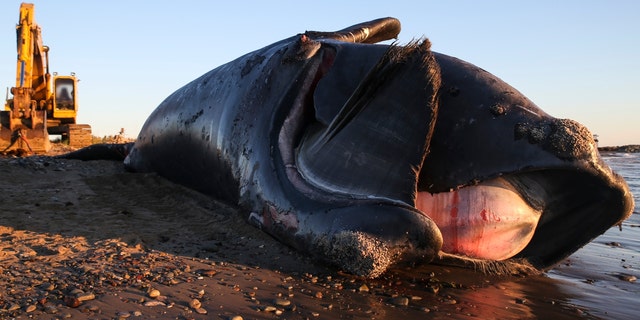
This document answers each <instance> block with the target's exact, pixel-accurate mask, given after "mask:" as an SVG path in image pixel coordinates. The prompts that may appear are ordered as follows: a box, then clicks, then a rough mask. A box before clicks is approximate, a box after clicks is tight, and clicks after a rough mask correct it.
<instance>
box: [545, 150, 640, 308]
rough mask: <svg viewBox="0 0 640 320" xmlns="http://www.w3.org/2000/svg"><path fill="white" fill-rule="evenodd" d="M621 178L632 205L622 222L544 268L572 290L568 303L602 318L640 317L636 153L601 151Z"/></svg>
mask: <svg viewBox="0 0 640 320" xmlns="http://www.w3.org/2000/svg"><path fill="white" fill-rule="evenodd" d="M602 157H603V159H604V160H605V162H607V163H608V164H609V165H610V166H611V168H613V169H614V171H616V172H617V173H618V174H620V175H621V176H622V177H624V178H625V180H626V181H627V184H628V185H629V188H630V189H631V192H632V193H633V195H634V200H635V203H636V208H635V209H634V212H633V214H632V215H631V217H630V218H628V219H627V220H625V221H624V222H623V223H622V227H621V228H620V227H618V226H615V227H612V228H610V229H609V230H608V231H607V232H605V233H604V234H603V235H601V236H600V237H598V238H596V239H595V240H594V241H592V242H591V243H589V244H588V245H586V246H585V247H583V248H582V249H580V250H579V251H578V252H576V253H575V254H573V255H572V256H571V257H569V258H568V259H567V260H566V261H565V262H564V263H562V264H560V265H559V266H557V267H556V268H554V269H553V270H551V271H550V272H549V273H548V276H549V277H550V278H552V279H557V280H558V281H559V283H561V284H562V286H563V287H564V289H567V290H568V291H570V292H572V293H575V295H576V296H575V297H572V298H571V299H572V301H571V302H572V303H574V304H575V305H576V306H580V307H584V308H585V311H586V313H587V314H589V315H590V316H593V317H596V318H602V319H638V318H640V280H637V279H638V278H640V213H639V212H640V209H639V208H638V204H640V153H603V154H602Z"/></svg>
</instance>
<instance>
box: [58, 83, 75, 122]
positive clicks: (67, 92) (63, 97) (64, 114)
mask: <svg viewBox="0 0 640 320" xmlns="http://www.w3.org/2000/svg"><path fill="white" fill-rule="evenodd" d="M76 82H77V80H76V78H75V77H74V76H55V77H54V79H53V93H54V97H53V117H54V118H56V119H58V118H60V119H62V118H73V119H75V117H76V113H77V110H78V106H77V105H76ZM73 123H75V121H73Z"/></svg>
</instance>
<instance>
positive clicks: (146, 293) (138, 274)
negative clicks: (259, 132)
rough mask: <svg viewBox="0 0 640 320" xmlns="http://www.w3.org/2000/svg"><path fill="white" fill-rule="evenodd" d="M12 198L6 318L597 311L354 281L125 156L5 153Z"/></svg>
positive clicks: (522, 280) (0, 191) (528, 290)
mask: <svg viewBox="0 0 640 320" xmlns="http://www.w3.org/2000/svg"><path fill="white" fill-rule="evenodd" d="M0 198H1V200H2V201H0V209H1V212H2V214H1V216H0V286H2V287H4V288H5V290H4V291H1V292H0V318H2V319H9V318H16V319H28V318H38V319H65V318H71V319H125V318H131V319H240V318H239V317H241V318H242V319H274V318H276V319H277V318H281V319H341V318H342V319H408V318H411V319H414V318H425V317H428V318H435V319H438V318H441V319H450V318H461V319H464V318H481V319H488V318H500V319H516V318H519V319H522V318H574V317H576V316H578V317H586V318H589V317H592V315H590V314H589V311H588V310H585V308H583V307H579V306H576V305H574V304H573V303H572V302H571V301H573V300H572V299H573V293H570V292H564V291H563V290H561V289H559V288H558V283H557V281H556V280H553V279H550V278H548V277H546V276H535V277H529V278H526V277H517V276H502V277H498V276H488V275H483V274H479V273H478V272H474V271H473V270H464V269H457V268H447V267H441V266H421V267H419V268H407V269H398V270H392V271H390V272H388V273H387V274H385V275H383V276H382V277H381V278H380V279H376V280H366V279H361V278H357V277H353V276H350V275H346V274H343V273H341V272H340V271H339V270H335V269H332V268H330V267H327V266H324V265H322V264H319V263H316V262H314V261H313V260H311V259H309V258H308V257H306V256H304V255H302V254H299V253H297V252H294V251H292V250H291V249H290V248H288V247H286V246H284V245H282V244H280V243H279V242H277V241H275V240H273V239H272V238H270V237H269V236H267V235H266V234H264V233H262V232H261V231H260V230H257V229H256V228H254V227H251V226H249V225H248V224H247V223H246V221H245V218H244V217H246V216H247V215H246V213H244V212H242V211H240V210H238V209H237V208H234V207H232V206H229V205H226V204H223V203H220V202H216V201H215V200H214V199H210V198H208V197H205V196H203V195H201V194H199V193H197V192H194V191H191V190H189V189H186V188H183V187H181V186H178V185H175V184H173V183H170V182H168V181H166V180H165V179H163V178H161V177H159V176H157V175H154V174H138V173H129V172H125V171H124V168H123V165H122V164H121V163H119V162H113V161H90V162H83V161H77V160H60V159H54V158H50V157H41V156H38V157H28V158H2V159H0Z"/></svg>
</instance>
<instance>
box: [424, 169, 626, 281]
mask: <svg viewBox="0 0 640 320" xmlns="http://www.w3.org/2000/svg"><path fill="white" fill-rule="evenodd" d="M631 199H632V198H631V197H629V190H628V187H627V185H626V183H625V182H624V180H623V179H622V178H621V177H620V176H618V175H617V174H615V173H613V172H612V171H611V170H610V169H609V168H608V167H606V166H605V165H604V164H602V163H601V164H600V165H595V166H591V168H590V169H581V168H579V167H573V168H557V169H544V170H543V169H539V170H532V171H524V172H517V173H511V174H505V175H501V176H499V177H497V178H493V179H489V180H486V181H483V182H480V183H478V184H476V185H472V186H467V187H463V188H460V189H457V190H453V191H450V192H440V193H434V194H430V193H428V192H418V195H417V199H416V208H417V209H418V210H420V211H421V212H423V213H424V214H425V215H427V216H429V217H430V218H431V219H433V220H434V222H435V223H436V225H438V227H439V228H440V230H441V232H442V236H443V247H442V251H443V252H445V253H449V254H453V255H457V256H462V257H469V258H476V259H481V260H506V259H510V258H524V259H526V260H527V261H528V262H529V263H531V264H532V265H533V266H534V267H536V268H539V269H546V268H548V267H551V266H553V265H555V264H556V263H558V262H560V261H561V260H562V259H564V258H566V257H568V256H569V255H570V254H571V253H573V252H575V251H576V250H578V249H579V248H580V247H582V246H583V245H584V244H586V243H588V242H589V241H591V240H593V239H594V238H596V237H597V236H598V235H600V234H602V233H604V232H605V231H606V230H607V229H608V228H609V227H610V226H612V225H615V224H619V223H620V222H621V221H622V220H624V219H625V218H626V217H628V215H629V214H630V213H631V212H632V211H633V206H634V204H633V200H631ZM621 212H623V213H624V214H623V215H622V216H621V215H620V213H621Z"/></svg>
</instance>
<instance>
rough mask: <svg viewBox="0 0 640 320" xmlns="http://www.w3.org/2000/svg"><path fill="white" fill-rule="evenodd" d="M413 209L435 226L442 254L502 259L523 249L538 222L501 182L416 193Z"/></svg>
mask: <svg viewBox="0 0 640 320" xmlns="http://www.w3.org/2000/svg"><path fill="white" fill-rule="evenodd" d="M416 208H417V209H418V210H420V211H422V212H423V213H425V214H426V215H428V216H429V217H431V219H433V221H434V222H435V223H436V225H438V227H439V228H440V231H441V232H442V237H443V240H444V244H443V246H442V251H444V252H447V253H453V254H461V255H465V256H468V257H473V258H479V259H489V260H504V259H508V258H510V257H512V256H514V255H515V254H517V253H518V252H520V251H521V250H522V249H524V247H526V246H527V244H528V243H529V241H530V240H531V238H532V237H533V232H534V231H535V227H536V225H537V224H538V220H539V219H540V214H541V213H540V212H539V211H536V210H534V209H533V208H531V207H530V206H529V205H528V204H527V203H526V202H525V201H524V200H523V199H522V198H521V197H520V196H519V195H518V193H516V192H515V191H514V190H513V188H512V187H511V185H510V184H509V183H507V182H506V181H505V180H504V179H494V180H491V181H488V182H484V183H482V184H480V185H477V186H471V187H466V188H462V189H460V190H456V191H452V192H443V193H436V194H433V195H432V194H430V193H428V192H418V197H417V199H416Z"/></svg>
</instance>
